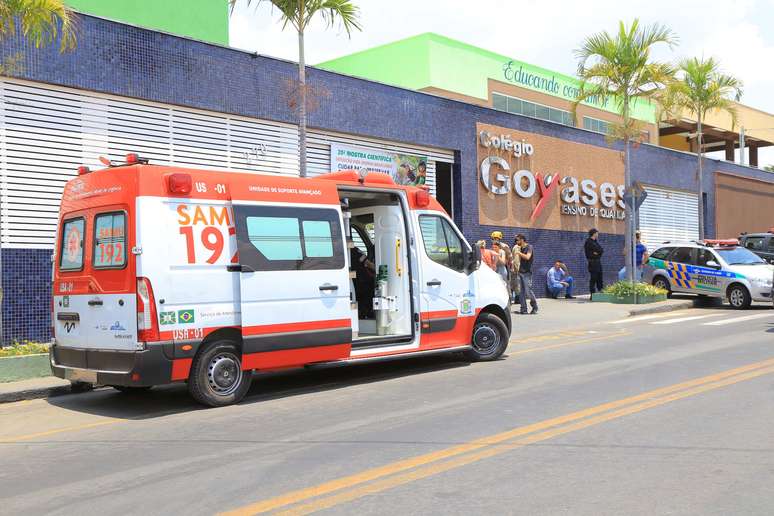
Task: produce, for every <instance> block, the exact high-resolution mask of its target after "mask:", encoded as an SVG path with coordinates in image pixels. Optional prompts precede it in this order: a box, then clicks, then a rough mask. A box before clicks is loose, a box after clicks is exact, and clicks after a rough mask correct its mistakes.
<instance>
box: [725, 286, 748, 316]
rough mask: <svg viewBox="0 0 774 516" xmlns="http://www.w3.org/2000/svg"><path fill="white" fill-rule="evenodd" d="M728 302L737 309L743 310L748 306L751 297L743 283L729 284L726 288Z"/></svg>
mask: <svg viewBox="0 0 774 516" xmlns="http://www.w3.org/2000/svg"><path fill="white" fill-rule="evenodd" d="M728 303H729V304H730V305H731V306H732V307H733V308H736V309H737V310H744V309H745V308H749V306H750V304H751V303H752V297H750V292H749V291H748V290H747V289H746V288H745V287H744V286H743V285H731V287H730V288H729V289H728Z"/></svg>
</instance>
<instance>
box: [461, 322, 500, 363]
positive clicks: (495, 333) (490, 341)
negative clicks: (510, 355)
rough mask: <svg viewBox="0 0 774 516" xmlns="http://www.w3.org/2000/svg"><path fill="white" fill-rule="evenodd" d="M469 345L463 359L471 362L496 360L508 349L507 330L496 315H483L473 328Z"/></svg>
mask: <svg viewBox="0 0 774 516" xmlns="http://www.w3.org/2000/svg"><path fill="white" fill-rule="evenodd" d="M470 345H471V347H470V349H469V350H467V351H465V358H467V359H468V360H470V361H471V362H486V361H489V360H497V359H498V358H500V356H501V355H502V354H503V353H505V349H506V348H507V347H508V328H507V327H506V326H505V323H504V322H503V321H502V319H500V318H499V317H497V316H496V315H494V314H489V313H483V314H481V315H480V316H479V318H478V320H477V321H476V325H475V326H474V327H473V335H472V337H471V342H470Z"/></svg>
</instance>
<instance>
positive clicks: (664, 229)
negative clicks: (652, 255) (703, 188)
mask: <svg viewBox="0 0 774 516" xmlns="http://www.w3.org/2000/svg"><path fill="white" fill-rule="evenodd" d="M645 190H646V191H647V192H648V196H647V197H646V198H645V201H644V202H643V203H642V205H641V206H640V209H639V219H640V231H641V232H642V239H643V241H644V242H645V244H646V245H647V246H648V249H649V250H650V251H654V250H655V249H656V248H658V247H659V246H660V245H661V244H662V243H663V242H685V241H690V240H696V239H698V238H699V212H698V206H699V204H698V195H696V194H695V193H691V192H683V191H679V190H668V189H665V188H658V187H654V186H646V187H645Z"/></svg>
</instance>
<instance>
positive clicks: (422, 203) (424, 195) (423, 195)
mask: <svg viewBox="0 0 774 516" xmlns="http://www.w3.org/2000/svg"><path fill="white" fill-rule="evenodd" d="M414 201H415V202H416V205H417V207H418V208H427V207H428V206H430V192H428V191H427V190H425V189H424V188H422V189H420V190H417V191H416V192H415V193H414Z"/></svg>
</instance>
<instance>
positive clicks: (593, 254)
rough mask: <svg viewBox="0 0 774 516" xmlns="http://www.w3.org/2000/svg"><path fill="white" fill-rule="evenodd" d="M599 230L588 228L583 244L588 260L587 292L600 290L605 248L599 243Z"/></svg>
mask: <svg viewBox="0 0 774 516" xmlns="http://www.w3.org/2000/svg"><path fill="white" fill-rule="evenodd" d="M598 239H599V231H597V230H596V229H594V228H592V229H589V237H588V238H587V239H586V243H584V244H583V251H584V253H585V254H586V260H588V262H589V292H590V293H591V294H593V293H594V292H602V255H603V254H604V252H605V250H604V249H602V246H601V245H599V241H598Z"/></svg>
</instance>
